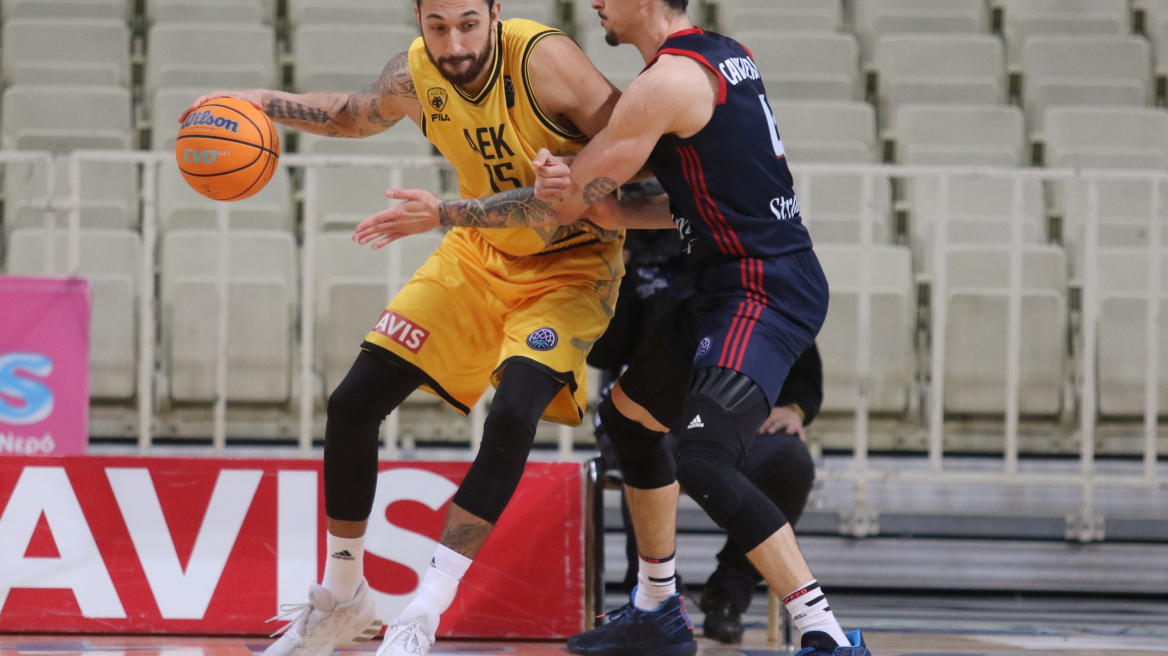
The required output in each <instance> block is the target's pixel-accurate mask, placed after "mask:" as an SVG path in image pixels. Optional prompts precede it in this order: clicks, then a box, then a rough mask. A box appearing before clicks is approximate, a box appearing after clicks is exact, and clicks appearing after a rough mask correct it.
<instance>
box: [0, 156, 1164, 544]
mask: <svg viewBox="0 0 1168 656" xmlns="http://www.w3.org/2000/svg"><path fill="white" fill-rule="evenodd" d="M171 157H172V156H171V155H170V153H151V152H134V151H122V152H104V151H79V152H76V153H73V154H72V155H70V156H69V157H68V159H67V162H68V166H69V167H70V168H69V172H70V181H71V184H72V189H73V191H72V196H71V197H70V199H69V201H68V203H67V205H66V206H60V205H59V204H54V203H53V202H52V201H51V198H52V190H51V189H50V190H49V199H47V200H46V207H47V208H48V209H50V210H56V211H57V212H67V213H68V229H69V234H70V242H69V243H70V249H69V258H68V262H67V263H66V266H65V272H66V273H68V274H76V273H77V271H78V266H79V252H78V244H79V237H78V234H79V229H80V225H81V220H80V207H81V203H80V200H81V199H80V192H79V181H80V176H81V164H82V163H83V162H110V163H117V162H120V163H126V162H132V163H136V164H139V165H141V166H142V167H143V181H144V184H143V194H142V200H143V212H142V222H141V223H142V228H141V230H142V239H143V259H142V269H141V274H142V275H141V276H140V278H141V279H140V281H139V282H140V290H139V294H140V302H141V303H142V305H141V312H140V326H139V331H140V335H139V344H138V348H139V353H138V357H139V362H138V367H139V368H138V372H137V376H138V398H137V403H138V445H139V450H140V452H141V453H143V454H146V453H149V451H150V448H151V445H152V443H153V438H152V427H153V423H154V421H155V412H154V399H153V396H152V395H153V376H154V371H155V367H156V354H155V344H156V343H157V337H158V336H157V334H156V332H157V331H156V327H155V315H156V308H155V302H154V299H155V293H156V290H155V283H154V280H155V278H154V270H155V261H154V253H155V250H156V247H157V241H158V230H157V226H156V222H157V219H156V213H157V192H156V185H157V176H158V174H157V169H158V165H160V164H162V163H164V162H169V161H170V158H171ZM440 161H442V160H440V159H437V158H400V157H358V156H321V155H311V156H309V155H298V154H289V155H285V156H284V157H283V158H282V161H281V164H282V165H284V166H287V167H292V168H297V169H303V171H304V178H303V179H304V186H303V193H304V200H305V202H304V226H303V252H302V256H301V280H300V285H301V294H300V299H301V301H300V307H299V320H300V324H301V333H300V339H301V341H300V344H299V349H300V371H299V378H300V381H299V424H298V426H299V429H298V438H299V447H300V452H301V454H302V455H305V456H307V455H308V454H309V453H310V452H311V446H312V437H313V419H314V413H315V408H316V400H317V399H316V398H315V393H314V391H315V390H316V385H315V384H314V381H315V380H316V376H317V372H316V371H315V367H314V363H315V358H314V350H315V347H316V345H315V340H314V328H315V326H314V320H315V314H314V311H315V304H316V303H317V301H318V299H316V297H315V285H314V284H312V283H313V281H314V279H315V276H316V271H315V267H316V257H315V255H316V248H317V239H318V229H317V225H318V217H317V216H316V203H315V198H316V193H317V185H318V183H317V178H318V176H317V172H318V171H319V170H320V169H321V168H323V167H337V166H340V167H360V168H369V167H374V168H385V169H387V170H388V176H387V180H386V183H387V185H389V186H394V187H396V186H400V184H401V180H402V172H403V171H404V170H405V169H407V168H416V167H427V166H434V165H436V163H437V162H440ZM10 162H25V163H27V162H37V163H42V164H43V165H45V166H46V167H47V168H48V170H49V178H48V179H49V180H50V184H51V181H52V179H53V176H52V167H53V166H54V165H55V163H54V161H53V159H52V158H51V157H50V156H49V155H47V154H44V153H17V152H11V151H5V152H0V163H10ZM841 174H843V175H856V176H861V177H862V182H863V184H862V186H861V194H862V206H863V208H864V210H863V212H862V217H861V222H860V232H859V246H860V247H861V248H860V271H861V272H862V275H860V282H859V289H858V299H857V300H858V322H857V326H856V345H857V362H856V390H857V402H856V406H855V410H854V415H853V425H854V445H853V452H854V460H853V462H852V466H851V468H850V469H848V470H846V471H828V472H825V473H823V474H822V476H823V477H824V478H828V479H836V480H846V481H851V482H854V484H855V486H856V506H857V510H858V511H861V513H860V514H861V515H862V511H863V508H864V504H865V501H864V498H865V492H864V490H865V488H866V486H868V485H870V484H872V483H873V482H879V481H885V482H887V481H927V482H944V483H962V484H964V483H996V484H1022V483H1025V484H1038V485H1073V486H1079V487H1081V489H1082V494H1083V502H1082V518H1081V519H1082V521H1083V523H1082V526H1083V527H1084V528H1083V531H1084V533H1083V539H1092V538H1091V537H1090V536H1091V535H1093V534H1094V529H1092V526H1094V501H1093V499H1094V490H1095V487H1096V486H1098V485H1108V486H1112V485H1114V486H1131V487H1166V486H1168V478H1165V477H1164V476H1163V475H1160V474H1158V471H1157V457H1158V453H1157V442H1156V440H1157V424H1158V417H1159V413H1160V408H1159V407H1158V399H1159V395H1158V392H1159V389H1158V388H1159V369H1158V366H1159V359H1160V353H1159V341H1158V339H1159V334H1160V326H1161V325H1162V321H1163V318H1162V316H1161V312H1160V302H1159V299H1160V295H1161V292H1162V290H1161V283H1160V280H1161V278H1160V264H1161V257H1162V256H1161V250H1162V247H1161V243H1162V240H1161V237H1162V235H1163V227H1162V225H1161V223H1160V220H1161V219H1160V218H1159V217H1160V216H1161V211H1162V202H1163V201H1162V198H1161V187H1160V185H1161V184H1163V183H1166V182H1168V171H1146V170H1143V171H1118V170H1091V171H1088V170H1067V169H1006V168H1001V169H994V168H956V167H920V166H885V165H813V164H802V165H799V166H798V168H797V169H796V179H797V181H798V183H797V189H798V190H799V191H800V192H801V196H803V205H804V217H805V220H806V221H807V222H808V224H809V225H811V226H812V231H813V232H814V222H815V201H814V199H813V198H811V197H810V194H808V190H809V189H810V185H809V183H810V181H811V180H812V179H814V178H815V177H816V176H823V175H832V176H838V175H841ZM879 178H891V179H899V180H923V179H930V178H931V179H933V180H934V181H935V182H936V186H937V189H938V193H939V195H940V199H941V203H940V204H939V207H940V211H939V213H938V215H937V216H936V220H935V226H936V229H935V233H934V235H933V246H932V248H933V268H932V269H933V277H932V280H931V285H932V287H931V288H932V295H931V303H930V309H931V331H932V348H931V351H930V353H929V358H930V359H929V378H930V380H929V381H928V382H929V385H930V386H931V387H930V391H929V394H928V402H927V404H926V411H927V426H928V442H927V444H928V464H929V467H928V469H927V471H888V470H878V469H873V468H872V467H871V466H870V465H869V462H868V454H869V432H870V427H869V417H870V414H871V413H870V411H869V398H868V394H869V379H870V371H871V359H872V310H873V308H872V299H873V285H872V275H871V272H872V268H873V266H874V265H873V247H874V246H875V225H876V221H877V220H879V217H878V216H877V215H876V211H875V209H874V207H875V193H876V192H875V184H876V181H877V179H879ZM955 179H1004V180H1011V181H1013V194H1014V198H1013V217H1012V224H1011V225H1012V228H1011V239H1010V240H1009V244H1010V246H1009V285H1008V288H1007V298H1008V314H1007V316H1008V321H1007V328H1006V331H1005V334H1004V335H1003V339H1004V340H1005V342H1006V344H1007V367H1006V383H1005V389H1004V391H1003V393H1004V397H1005V398H1004V400H1005V408H1006V411H1005V413H1004V414H1005V419H1004V447H1003V451H1002V464H1001V467H1000V469H999V470H998V471H992V472H967V471H954V470H952V469H951V468H947V466H946V460H945V452H944V444H943V437H944V435H945V414H944V403H943V399H944V398H945V389H944V385H945V363H946V357H947V354H946V348H947V345H946V343H945V340H946V337H945V335H946V325H947V321H948V300H947V294H946V291H947V289H948V281H947V271H946V263H947V257H948V253H949V251H950V249H951V248H952V244H951V243H950V240H949V239H948V236H947V227H948V225H949V222H950V212H949V208H947V207H946V199H947V189H948V187H949V184H950V182H951V181H952V180H955ZM1027 182H1045V183H1074V184H1081V185H1086V189H1087V209H1086V231H1085V238H1084V248H1083V254H1084V257H1083V258H1082V292H1083V293H1082V310H1081V312H1082V318H1083V322H1082V325H1083V328H1082V339H1081V343H1082V354H1081V355H1082V357H1080V358H1078V361H1079V371H1078V380H1079V381H1080V382H1081V388H1080V389H1079V390H1078V391H1077V394H1075V395H1073V396H1074V400H1075V401H1077V404H1078V406H1077V407H1078V410H1079V422H1078V429H1077V430H1078V439H1079V445H1080V451H1079V463H1080V467H1079V471H1078V473H1077V474H1047V473H1029V472H1028V473H1025V474H1023V473H1020V472H1019V458H1018V453H1019V446H1018V433H1019V416H1020V409H1019V391H1020V385H1021V359H1022V353H1021V348H1022V346H1021V344H1022V297H1023V278H1022V268H1023V251H1024V243H1023V242H1024V240H1023V213H1024V208H1023V187H1024V185H1025V184H1026V183H1027ZM1109 182H1128V183H1131V182H1136V183H1146V184H1148V185H1149V188H1150V189H1151V196H1150V198H1151V201H1150V207H1149V209H1148V212H1149V214H1148V216H1149V240H1148V242H1149V246H1148V253H1149V264H1150V266H1149V270H1148V279H1147V290H1146V293H1147V298H1148V300H1149V302H1148V314H1147V317H1146V329H1147V341H1146V344H1145V345H1144V348H1145V349H1146V352H1147V354H1148V357H1147V358H1146V370H1145V395H1144V413H1143V430H1142V433H1143V436H1142V437H1143V449H1142V463H1143V471H1142V475H1139V476H1118V475H1102V474H1099V473H1097V472H1096V471H1095V467H1094V459H1095V430H1096V422H1097V417H1096V415H1097V413H1096V371H1095V361H1096V337H1097V335H1096V329H1097V324H1098V319H1099V312H1100V293H1099V227H1100V207H1099V185H1100V184H1101V183H1109ZM378 191H379V190H371V192H370V193H378ZM231 212H232V205H231V204H230V203H222V204H220V205H219V206H218V228H217V231H218V235H219V243H220V253H219V261H218V297H219V301H220V303H221V307H223V308H226V307H227V296H228V285H227V279H228V275H227V262H228V244H229V242H228V239H227V236H228V231H229V229H230V223H231ZM46 228H47V229H48V230H50V231H51V230H52V229H53V226H52V221H46ZM52 243H53V242H52V239H46V249H47V251H46V268H47V270H48V272H49V273H52V272H54V271H56V270H57V267H56V263H55V262H54V261H53V260H54V257H53V256H52V255H51V253H50V251H52V250H53V247H52ZM390 249H391V252H390V257H389V261H390V266H389V269H388V270H387V272H386V281H387V286H388V288H389V290H391V293H392V291H393V290H396V289H398V288H399V287H400V284H401V283H402V282H404V280H403V276H402V273H401V271H400V260H401V252H400V245H399V244H394V245H392V246H391V247H390ZM217 330H218V333H217V334H218V345H217V346H218V349H217V352H216V376H215V387H216V394H215V401H214V406H213V408H214V409H213V435H212V443H213V447H214V452H215V453H216V454H223V453H224V451H225V446H226V441H227V440H226V435H227V429H226V426H227V423H226V411H227V395H226V390H227V332H228V325H227V313H226V312H225V311H224V312H220V313H219V324H218V326H217ZM394 414H395V415H396V414H397V413H394ZM483 416H484V408H483V405H482V404H481V403H480V404H479V405H478V406H476V407H475V408H474V410H473V411H472V413H471V418H470V426H471V435H472V439H471V442H470V449H471V452H472V453H473V452H474V451H475V450H476V449H477V448H478V444H479V441H480V440H481V430H482V420H483ZM387 426H388V428H387V431H386V432H387V434H388V435H387V439H386V451H385V453H386V455H387V456H392V455H393V453H394V452H393V449H394V445H395V444H396V442H397V430H398V426H397V419H396V416H391V417H390V421H389V422H387ZM571 448H572V433H571V430H570V429H568V428H566V427H564V428H562V429H561V431H560V433H559V449H560V455H561V457H563V458H567V457H569V455H570V452H571ZM858 534H861V535H862V534H863V531H862V530H859V531H858Z"/></svg>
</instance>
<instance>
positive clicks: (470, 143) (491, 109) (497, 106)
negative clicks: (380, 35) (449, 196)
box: [410, 18, 620, 255]
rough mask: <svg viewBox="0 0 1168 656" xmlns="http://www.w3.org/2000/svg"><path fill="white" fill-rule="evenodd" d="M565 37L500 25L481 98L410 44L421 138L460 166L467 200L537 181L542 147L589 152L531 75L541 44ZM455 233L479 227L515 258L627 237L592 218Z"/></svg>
mask: <svg viewBox="0 0 1168 656" xmlns="http://www.w3.org/2000/svg"><path fill="white" fill-rule="evenodd" d="M562 34H563V32H561V31H559V30H556V29H552V28H550V27H546V26H544V25H540V24H539V23H536V22H534V21H529V20H523V19H518V18H513V19H511V20H506V21H500V23H499V27H498V30H497V32H496V34H495V35H494V38H495V46H494V47H495V62H494V65H493V66H492V69H491V76H490V79H489V80H488V81H487V84H486V86H484V87H483V90H482V91H480V92H479V93H478V94H477V95H475V96H470V95H468V94H467V93H465V92H464V91H463V90H462V89H460V88H458V87H457V86H455V85H453V84H451V83H450V82H448V81H447V80H446V78H444V77H442V74H441V73H440V72H439V70H438V68H437V67H436V66H434V63H433V62H432V61H430V57H429V56H428V55H427V54H426V47H425V45H424V43H423V41H422V39H421V38H420V37H419V38H418V39H417V40H415V41H414V43H413V45H412V46H411V47H410V74H411V75H412V76H413V80H414V87H415V88H416V89H417V90H418V96H419V98H420V99H421V101H422V120H421V127H422V133H423V134H425V135H426V137H427V138H428V139H429V140H430V141H431V142H432V143H433V144H434V145H435V146H436V147H437V148H438V151H439V152H441V153H442V154H443V155H444V156H445V157H446V159H447V160H449V161H450V163H451V164H453V165H454V168H455V170H456V171H457V172H458V184H459V192H460V194H461V195H462V197H463V198H481V197H483V196H490V195H491V194H496V193H499V192H501V191H507V190H509V189H518V188H520V187H527V186H530V185H533V184H535V169H534V168H533V167H532V166H531V160H532V159H534V158H535V155H536V153H538V152H539V149H540V148H547V149H548V150H549V151H551V152H552V153H553V154H557V155H575V154H578V153H579V152H580V151H581V150H582V149H583V148H584V144H585V142H586V141H587V139H586V138H585V136H584V135H583V134H581V133H580V132H578V131H576V130H567V129H564V128H563V127H562V126H560V125H558V124H556V123H555V121H553V120H552V119H551V117H550V116H548V114H547V113H546V112H544V110H543V109H542V108H541V107H540V106H539V102H538V100H537V99H536V97H535V94H534V93H533V92H532V90H531V85H530V80H529V79H528V74H527V67H528V60H529V59H530V57H531V52H532V50H534V49H535V45H536V44H537V43H539V42H540V40H542V39H544V38H546V37H548V36H552V35H562ZM455 230H476V231H477V232H479V233H480V235H479V236H480V237H481V238H482V239H483V240H485V241H487V242H488V243H489V244H490V245H491V246H493V247H494V248H496V249H498V250H499V251H502V252H504V253H507V254H508V255H535V254H538V253H544V252H555V251H560V250H564V249H567V248H573V247H576V246H580V245H583V244H587V243H594V242H597V241H616V240H618V239H619V238H620V233H619V232H616V231H605V230H601V229H599V228H597V227H596V226H594V225H592V224H591V223H588V222H586V221H578V222H576V223H574V224H572V225H569V226H563V227H560V228H501V229H483V230H478V229H475V228H455Z"/></svg>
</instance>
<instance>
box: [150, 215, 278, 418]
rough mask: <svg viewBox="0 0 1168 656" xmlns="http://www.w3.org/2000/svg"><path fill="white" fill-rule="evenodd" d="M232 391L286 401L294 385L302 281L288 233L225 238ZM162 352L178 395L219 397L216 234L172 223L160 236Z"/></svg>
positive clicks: (236, 397)
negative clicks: (295, 332) (295, 329)
mask: <svg viewBox="0 0 1168 656" xmlns="http://www.w3.org/2000/svg"><path fill="white" fill-rule="evenodd" d="M228 243H229V249H230V250H229V252H230V257H229V259H228V308H227V310H228V315H227V316H228V326H229V327H228V338H227V362H228V367H227V369H228V371H227V399H228V400H229V401H232V402H244V403H281V402H285V401H287V400H288V398H289V395H290V391H291V387H290V385H291V373H292V372H291V370H292V344H293V333H292V327H293V321H294V318H295V310H296V304H297V299H298V298H299V294H298V289H299V284H298V280H297V270H298V267H297V247H296V241H295V239H294V237H293V236H292V234H291V233H289V232H282V231H277V230H261V231H249V230H240V231H234V232H232V233H230V236H229V238H228ZM160 254H161V258H160V263H161V275H160V277H159V281H160V285H161V293H160V298H161V301H162V303H161V317H162V322H161V327H162V333H161V344H162V347H161V352H160V356H161V360H162V362H163V369H164V371H168V372H169V396H170V398H171V399H173V400H174V401H176V402H196V403H209V402H211V401H213V400H214V399H215V375H216V374H215V372H216V369H215V367H216V364H215V363H216V352H217V349H218V325H219V313H220V307H219V296H218V291H217V275H216V274H217V271H218V262H219V235H218V233H217V232H215V231H212V230H194V231H184V230H174V231H171V232H170V233H168V234H166V235H165V236H164V237H163V239H162V247H161V249H160Z"/></svg>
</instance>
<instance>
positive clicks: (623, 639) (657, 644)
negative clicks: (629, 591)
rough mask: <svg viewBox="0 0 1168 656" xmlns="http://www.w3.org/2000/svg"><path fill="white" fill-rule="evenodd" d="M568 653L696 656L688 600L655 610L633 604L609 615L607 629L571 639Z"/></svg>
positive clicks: (675, 599)
mask: <svg viewBox="0 0 1168 656" xmlns="http://www.w3.org/2000/svg"><path fill="white" fill-rule="evenodd" d="M633 594H634V596H635V595H636V592H635V591H634V592H633ZM568 651H569V652H571V653H573V654H583V655H584V656H694V655H695V654H697V653H698V643H697V641H696V640H694V636H693V622H691V621H689V615H687V614H686V612H685V600H684V599H682V597H681V595H680V594H675V595H673V596H672V597H670V598H669V599H666V600H665V603H663V604H661V607H660V608H658V609H657V610H653V611H644V610H640V609H639V608H637V607H636V606H634V605H633V602H632V601H630V602H629V603H627V604H625V605H624V606H621V607H620V608H618V609H616V610H614V611H612V612H611V613H608V622H606V623H605V624H604V626H600V627H597V628H595V629H592V630H591V631H585V632H584V633H580V634H578V635H574V636H572V637H571V638H568Z"/></svg>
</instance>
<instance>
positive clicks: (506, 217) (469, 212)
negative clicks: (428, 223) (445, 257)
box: [438, 187, 556, 228]
mask: <svg viewBox="0 0 1168 656" xmlns="http://www.w3.org/2000/svg"><path fill="white" fill-rule="evenodd" d="M555 220H556V213H555V211H554V210H552V208H551V206H550V205H548V204H547V203H545V202H544V201H542V200H540V199H538V198H536V197H535V188H534V187H523V188H521V189H512V190H510V191H504V192H502V193H499V194H495V195H494V196H488V197H486V198H469V199H466V200H455V201H447V202H444V203H442V204H441V205H439V206H438V222H439V223H440V224H442V225H444V226H447V227H452V226H462V227H465V228H534V227H540V226H547V225H554V224H555Z"/></svg>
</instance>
